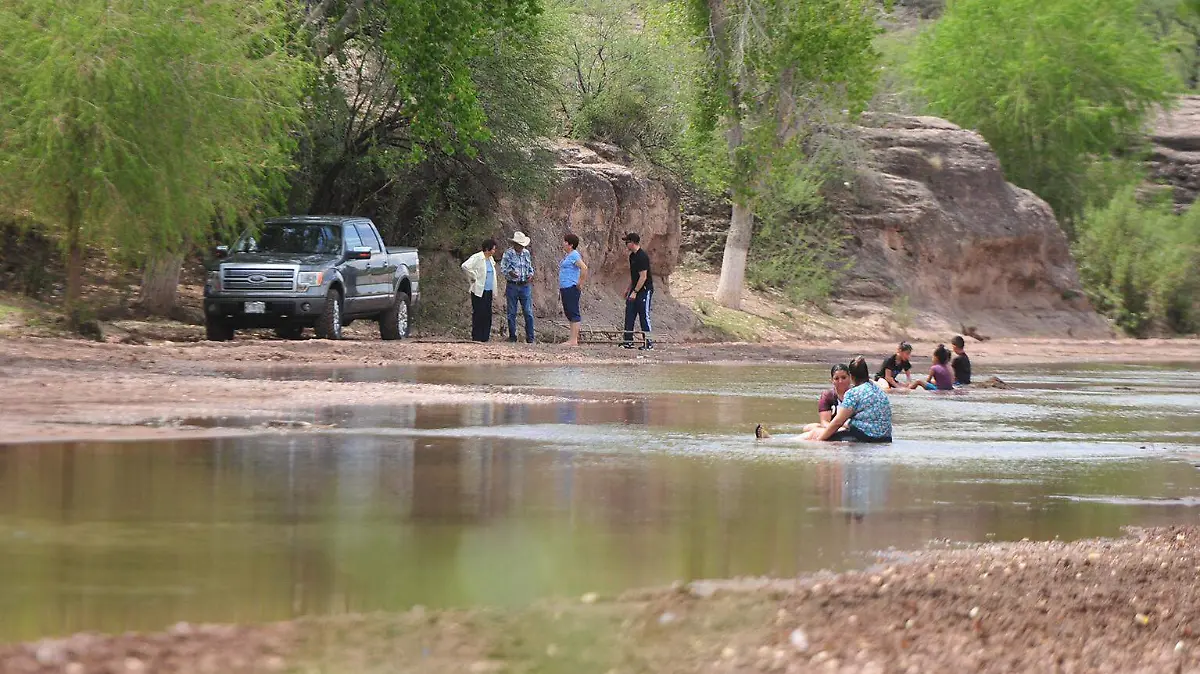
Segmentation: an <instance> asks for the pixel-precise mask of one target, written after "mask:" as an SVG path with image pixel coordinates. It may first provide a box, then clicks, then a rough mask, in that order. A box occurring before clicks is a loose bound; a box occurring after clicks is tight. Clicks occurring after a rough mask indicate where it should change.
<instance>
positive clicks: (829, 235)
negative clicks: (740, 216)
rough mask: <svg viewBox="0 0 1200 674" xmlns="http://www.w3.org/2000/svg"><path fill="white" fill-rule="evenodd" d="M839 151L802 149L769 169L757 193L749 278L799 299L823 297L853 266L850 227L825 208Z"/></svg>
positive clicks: (752, 283)
mask: <svg viewBox="0 0 1200 674" xmlns="http://www.w3.org/2000/svg"><path fill="white" fill-rule="evenodd" d="M838 159H839V158H838V157H837V156H835V155H834V154H833V153H832V152H831V151H829V150H825V151H822V152H819V153H817V156H815V157H810V156H809V155H808V154H797V155H795V156H794V158H793V162H792V163H791V164H785V165H776V166H774V167H772V170H770V171H769V172H767V173H766V174H765V175H764V177H763V178H764V179H763V188H762V189H761V190H760V192H759V198H758V199H757V202H756V203H757V204H758V207H759V208H758V211H757V213H756V216H757V222H756V227H755V232H754V242H755V244H754V247H753V248H752V249H751V251H750V254H749V259H748V261H747V267H746V280H747V282H748V283H749V285H750V286H751V287H753V288H755V289H758V290H765V289H767V288H776V289H779V290H782V291H783V292H784V294H786V295H787V297H788V298H789V299H790V300H791V301H793V302H795V303H803V302H820V301H822V300H824V299H825V298H827V297H828V296H829V295H830V294H831V293H832V292H833V290H834V288H835V285H836V283H837V282H838V280H839V279H840V278H841V275H842V273H843V272H845V271H846V270H847V269H848V268H849V262H848V260H847V259H846V257H845V245H846V242H847V238H848V237H847V235H846V230H845V227H844V226H843V225H842V223H841V222H840V221H838V220H837V219H836V218H835V217H833V216H832V215H831V214H829V213H827V212H826V211H825V209H824V204H825V201H824V198H823V197H822V195H821V191H822V188H823V187H824V184H825V182H826V181H827V180H829V179H830V178H831V177H833V176H836V175H839V173H838V169H839V166H838Z"/></svg>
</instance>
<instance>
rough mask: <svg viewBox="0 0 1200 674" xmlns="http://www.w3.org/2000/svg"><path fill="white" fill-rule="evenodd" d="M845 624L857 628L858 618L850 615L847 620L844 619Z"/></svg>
mask: <svg viewBox="0 0 1200 674" xmlns="http://www.w3.org/2000/svg"><path fill="white" fill-rule="evenodd" d="M846 622H847V623H849V624H850V626H851V627H857V626H858V616H856V615H853V614H852V615H851V616H850V617H849V618H846Z"/></svg>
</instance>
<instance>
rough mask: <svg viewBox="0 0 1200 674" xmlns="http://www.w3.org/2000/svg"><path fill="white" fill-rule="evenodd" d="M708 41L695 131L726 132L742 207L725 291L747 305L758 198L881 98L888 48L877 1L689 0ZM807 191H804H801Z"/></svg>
mask: <svg viewBox="0 0 1200 674" xmlns="http://www.w3.org/2000/svg"><path fill="white" fill-rule="evenodd" d="M686 1H687V3H688V8H689V9H690V15H691V17H692V25H693V29H694V31H695V34H696V35H697V36H698V37H700V39H702V40H703V41H704V42H705V44H706V52H707V55H708V58H707V66H708V67H707V74H706V77H705V81H704V84H705V85H706V86H705V87H704V89H703V91H702V92H701V96H700V98H701V100H700V106H699V108H700V115H699V116H698V118H697V120H696V123H695V124H694V125H693V126H692V128H691V130H690V133H691V134H692V137H693V138H697V139H700V143H699V145H698V146H699V147H705V143H704V140H705V139H711V138H712V137H713V136H714V135H721V136H723V137H724V141H725V144H726V146H725V147H726V165H725V166H724V167H721V166H720V165H714V162H713V161H712V160H713V155H712V153H711V152H702V153H701V156H702V158H703V163H704V164H705V165H706V167H707V168H708V169H710V175H711V176H714V177H715V178H716V179H717V180H724V181H725V182H727V187H728V192H729V194H730V198H731V200H732V202H733V214H732V217H731V219H730V224H729V234H728V236H727V238H726V241H725V251H724V256H723V259H722V263H721V278H720V281H719V283H718V287H717V294H716V299H717V301H718V302H719V303H721V304H723V305H725V306H727V307H732V308H737V307H738V306H740V304H741V295H742V289H743V286H744V284H745V277H746V260H747V255H748V253H749V249H750V239H751V236H752V232H753V223H754V214H755V210H756V206H757V205H758V203H759V202H760V200H761V199H762V198H764V197H765V196H767V195H769V194H770V193H772V192H774V193H787V192H791V191H794V190H787V189H784V190H780V189H770V188H769V185H768V184H767V183H768V181H769V180H770V179H771V176H772V175H773V174H777V173H778V170H777V169H778V167H785V166H789V165H792V164H794V162H795V161H796V158H797V156H802V155H803V154H804V152H805V145H806V142H807V141H809V140H810V139H811V138H812V136H813V134H814V132H815V131H817V130H820V129H821V128H828V127H830V126H834V125H837V124H838V123H840V122H842V121H844V117H845V116H846V113H851V114H852V113H856V112H858V111H860V110H861V109H862V107H863V106H864V105H865V104H866V101H867V100H868V99H869V98H870V97H871V94H872V89H873V84H874V82H875V78H876V74H877V68H876V66H877V63H878V59H879V56H878V54H877V52H876V51H875V49H874V48H873V46H872V39H873V38H874V36H875V35H876V34H878V32H879V29H878V27H877V26H876V22H875V19H876V15H877V12H878V11H879V9H878V5H877V3H876V2H874V0H686ZM801 192H804V190H801Z"/></svg>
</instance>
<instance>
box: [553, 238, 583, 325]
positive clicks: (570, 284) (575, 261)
mask: <svg viewBox="0 0 1200 674" xmlns="http://www.w3.org/2000/svg"><path fill="white" fill-rule="evenodd" d="M563 253H566V256H565V257H563V259H562V262H560V263H559V264H558V294H559V297H561V298H562V305H563V314H564V315H565V316H566V317H567V322H569V323H570V324H571V338H570V339H569V340H567V345H568V346H579V326H580V324H581V323H582V322H583V317H582V316H581V315H580V314H579V297H580V295H581V294H582V290H581V289H582V288H583V282H584V281H585V280H586V279H587V270H588V268H587V264H585V263H584V261H583V256H582V255H580V254H579V237H578V236H575V235H574V234H567V235H566V236H564V237H563Z"/></svg>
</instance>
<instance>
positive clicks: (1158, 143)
mask: <svg viewBox="0 0 1200 674" xmlns="http://www.w3.org/2000/svg"><path fill="white" fill-rule="evenodd" d="M1150 143H1151V152H1150V158H1149V160H1148V161H1147V165H1148V167H1149V169H1150V177H1151V178H1152V179H1153V180H1154V182H1157V183H1161V184H1165V185H1170V186H1171V188H1172V190H1173V192H1174V198H1175V204H1176V206H1177V207H1180V208H1182V207H1186V206H1187V205H1189V204H1191V203H1192V202H1194V201H1196V197H1197V196H1198V195H1200V96H1181V97H1180V98H1179V99H1178V100H1177V101H1176V106H1175V108H1174V109H1172V110H1169V111H1167V112H1164V113H1163V114H1161V115H1159V116H1158V118H1157V119H1156V120H1155V121H1154V123H1153V125H1152V127H1151V131H1150Z"/></svg>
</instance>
